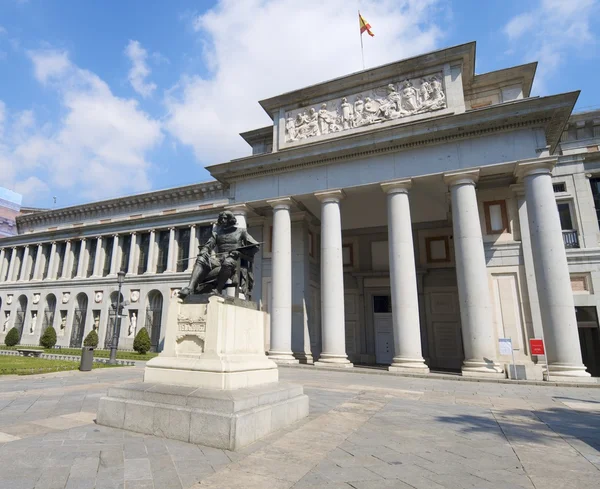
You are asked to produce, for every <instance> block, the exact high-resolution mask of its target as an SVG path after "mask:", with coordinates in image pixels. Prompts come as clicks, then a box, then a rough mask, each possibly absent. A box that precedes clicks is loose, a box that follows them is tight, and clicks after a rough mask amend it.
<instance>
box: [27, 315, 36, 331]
mask: <svg viewBox="0 0 600 489" xmlns="http://www.w3.org/2000/svg"><path fill="white" fill-rule="evenodd" d="M36 323H37V312H34V313H33V314H32V316H31V326H29V334H34V333H35V325H36Z"/></svg>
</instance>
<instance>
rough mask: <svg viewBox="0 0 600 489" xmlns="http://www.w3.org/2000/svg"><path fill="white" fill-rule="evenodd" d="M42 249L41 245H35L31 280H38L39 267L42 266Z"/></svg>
mask: <svg viewBox="0 0 600 489" xmlns="http://www.w3.org/2000/svg"><path fill="white" fill-rule="evenodd" d="M43 249H44V247H43V246H42V245H41V244H38V245H37V250H36V252H35V267H33V280H39V279H40V278H41V277H40V267H41V266H42V252H43Z"/></svg>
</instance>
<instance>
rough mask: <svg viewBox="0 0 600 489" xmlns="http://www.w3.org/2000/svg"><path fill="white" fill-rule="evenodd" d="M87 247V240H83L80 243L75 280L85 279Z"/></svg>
mask: <svg viewBox="0 0 600 489" xmlns="http://www.w3.org/2000/svg"><path fill="white" fill-rule="evenodd" d="M85 246H86V243H85V238H82V239H81V241H80V243H79V262H78V263H77V273H76V274H75V278H81V277H85V268H84V267H85Z"/></svg>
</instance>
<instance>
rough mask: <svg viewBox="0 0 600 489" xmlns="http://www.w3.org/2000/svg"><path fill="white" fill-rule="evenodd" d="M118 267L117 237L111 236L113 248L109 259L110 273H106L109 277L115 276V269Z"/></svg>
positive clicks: (116, 235)
mask: <svg viewBox="0 0 600 489" xmlns="http://www.w3.org/2000/svg"><path fill="white" fill-rule="evenodd" d="M118 267H119V235H118V234H113V247H112V255H111V257H110V271H109V272H108V273H109V275H110V276H115V275H117V272H118V270H117V268H118Z"/></svg>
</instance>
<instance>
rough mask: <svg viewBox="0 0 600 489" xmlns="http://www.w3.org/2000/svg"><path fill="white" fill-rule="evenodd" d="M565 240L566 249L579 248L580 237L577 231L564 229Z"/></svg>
mask: <svg viewBox="0 0 600 489" xmlns="http://www.w3.org/2000/svg"><path fill="white" fill-rule="evenodd" d="M563 242H564V243H565V248H566V249H572V248H579V237H578V236H577V231H573V230H571V231H563Z"/></svg>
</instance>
